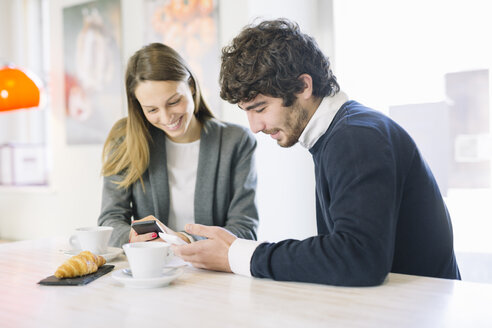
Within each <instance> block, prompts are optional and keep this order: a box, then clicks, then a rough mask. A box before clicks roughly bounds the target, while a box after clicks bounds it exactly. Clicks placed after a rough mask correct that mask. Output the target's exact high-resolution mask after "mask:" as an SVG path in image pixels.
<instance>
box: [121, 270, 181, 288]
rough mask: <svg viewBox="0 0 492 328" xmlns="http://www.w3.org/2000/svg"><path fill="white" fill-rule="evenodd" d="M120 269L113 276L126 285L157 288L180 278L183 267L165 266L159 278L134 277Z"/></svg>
mask: <svg viewBox="0 0 492 328" xmlns="http://www.w3.org/2000/svg"><path fill="white" fill-rule="evenodd" d="M123 270H125V269H120V270H117V271H114V272H113V274H112V277H113V278H114V279H116V280H118V281H119V282H121V283H122V284H123V285H125V287H130V288H156V287H163V286H167V285H169V283H170V282H171V281H173V280H174V279H176V278H178V277H179V276H180V275H181V274H182V273H183V269H180V268H165V269H164V271H163V274H162V276H161V277H157V278H138V279H137V278H133V277H132V276H131V274H128V273H125V272H124V271H123Z"/></svg>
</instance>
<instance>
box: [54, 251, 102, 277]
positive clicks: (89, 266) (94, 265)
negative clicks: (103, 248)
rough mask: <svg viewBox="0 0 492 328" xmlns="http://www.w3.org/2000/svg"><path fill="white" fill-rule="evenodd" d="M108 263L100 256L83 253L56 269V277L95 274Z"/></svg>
mask: <svg viewBox="0 0 492 328" xmlns="http://www.w3.org/2000/svg"><path fill="white" fill-rule="evenodd" d="M105 263H106V259H105V258H104V257H102V256H99V255H94V254H92V253H91V252H89V251H83V252H81V253H79V254H78V255H75V256H72V257H71V258H69V259H68V260H66V261H65V262H64V263H63V264H62V265H60V266H59V267H58V269H56V272H55V277H57V278H73V277H79V276H84V275H86V274H89V273H94V272H96V271H97V269H98V268H99V267H100V266H101V265H103V264H105Z"/></svg>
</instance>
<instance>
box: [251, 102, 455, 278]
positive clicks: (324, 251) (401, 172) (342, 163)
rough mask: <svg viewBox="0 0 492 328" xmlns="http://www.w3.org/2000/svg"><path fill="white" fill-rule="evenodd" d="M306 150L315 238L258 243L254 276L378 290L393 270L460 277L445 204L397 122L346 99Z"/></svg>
mask: <svg viewBox="0 0 492 328" xmlns="http://www.w3.org/2000/svg"><path fill="white" fill-rule="evenodd" d="M309 151H310V152H311V154H312V155H313V160H314V165H315V176H316V214H317V215H316V217H317V227H318V236H315V237H311V238H308V239H305V240H302V241H299V240H284V241H281V242H278V243H263V244H261V245H259V246H258V247H257V248H256V250H255V252H254V254H253V257H252V259H251V273H252V275H253V276H255V277H264V278H272V279H275V280H287V281H303V282H313V283H322V284H330V285H342V286H371V285H378V284H381V283H382V282H383V281H384V279H385V277H386V276H387V274H388V272H396V273H405V274H413V275H421V276H429V277H440V278H450V279H460V273H459V270H458V266H457V263H456V259H455V255H454V251H453V232H452V227H451V222H450V218H449V215H448V211H447V209H446V205H445V204H444V201H443V199H442V196H441V193H440V192H439V188H438V186H437V183H436V181H435V179H434V177H433V175H432V173H431V171H430V169H429V167H428V166H427V164H426V163H425V161H424V160H423V158H422V156H421V154H420V153H419V151H418V149H417V147H416V145H415V142H414V141H413V140H412V138H411V137H410V136H409V135H408V134H407V133H406V132H405V131H404V130H403V129H402V128H401V127H400V126H399V125H398V124H396V123H395V122H394V121H392V120H391V119H390V118H388V117H387V116H385V115H383V114H381V113H379V112H377V111H374V110H371V109H369V108H367V107H364V106H363V105H361V104H359V103H357V102H355V101H348V102H346V103H345V104H344V105H343V106H342V107H341V108H340V110H339V111H338V112H337V114H336V115H335V117H334V119H333V121H332V123H331V125H330V127H329V128H328V130H327V131H326V132H325V134H324V135H323V136H322V137H321V138H320V139H319V140H318V141H317V142H316V144H315V145H314V146H313V147H312V148H311V149H310V150H309ZM299 219H300V220H306V219H309V218H299Z"/></svg>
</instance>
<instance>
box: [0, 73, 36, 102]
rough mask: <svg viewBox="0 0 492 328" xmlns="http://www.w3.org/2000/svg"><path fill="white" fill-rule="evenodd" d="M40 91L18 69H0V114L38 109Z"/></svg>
mask: <svg viewBox="0 0 492 328" xmlns="http://www.w3.org/2000/svg"><path fill="white" fill-rule="evenodd" d="M39 100H40V90H39V87H38V85H37V84H36V83H34V81H33V80H32V79H31V78H29V76H27V74H26V73H24V72H23V71H22V70H20V69H19V68H16V67H14V66H5V67H3V68H1V69H0V112H2V111H9V110H15V109H21V108H31V107H38V106H39Z"/></svg>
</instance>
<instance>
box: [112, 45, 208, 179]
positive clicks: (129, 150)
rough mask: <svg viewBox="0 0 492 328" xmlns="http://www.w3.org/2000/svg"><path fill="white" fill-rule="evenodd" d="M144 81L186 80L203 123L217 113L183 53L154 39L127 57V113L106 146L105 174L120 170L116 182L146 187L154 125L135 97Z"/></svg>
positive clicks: (116, 124)
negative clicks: (119, 175) (145, 174)
mask: <svg viewBox="0 0 492 328" xmlns="http://www.w3.org/2000/svg"><path fill="white" fill-rule="evenodd" d="M143 81H186V82H188V83H189V85H190V87H191V90H192V91H194V94H193V101H194V103H195V111H194V115H195V116H196V118H197V120H198V121H199V122H200V123H202V124H203V122H205V120H207V119H210V118H213V117H214V115H213V114H212V111H211V110H210V108H209V107H208V105H207V103H206V102H205V100H204V99H203V97H202V94H201V92H200V86H199V85H198V81H197V80H196V78H195V76H194V75H193V74H192V72H191V70H190V69H189V68H188V66H187V65H186V63H185V61H184V60H183V58H181V56H180V55H179V54H178V53H177V52H176V51H174V50H173V49H172V48H170V47H168V46H166V45H164V44H162V43H152V44H149V45H147V46H145V47H143V48H142V49H140V50H138V51H137V52H136V53H135V54H134V55H133V56H132V57H131V58H130V60H129V61H128V66H127V69H126V75H125V84H126V97H127V102H128V117H125V118H123V119H121V120H119V121H118V122H116V123H115V124H114V126H113V128H112V129H111V131H110V132H109V135H108V138H107V139H106V142H105V143H104V147H103V155H102V156H103V167H102V175H103V176H110V175H114V174H121V175H122V176H123V179H122V180H121V181H119V182H117V184H118V186H119V187H121V188H128V187H129V186H131V185H132V184H133V183H135V182H136V181H137V180H140V182H141V183H142V187H143V181H142V174H143V173H144V172H145V170H147V167H148V166H149V159H150V153H149V144H150V142H152V139H151V135H150V129H151V128H152V125H151V124H150V123H149V122H148V121H147V119H146V118H145V116H144V114H143V111H142V107H141V106H140V103H139V102H138V100H137V98H136V97H135V89H136V88H137V86H138V84H139V83H141V82H143Z"/></svg>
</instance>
